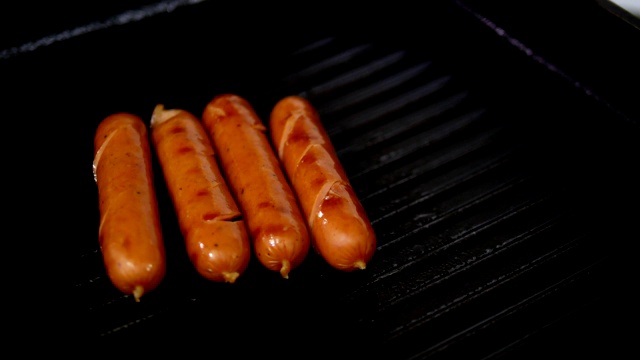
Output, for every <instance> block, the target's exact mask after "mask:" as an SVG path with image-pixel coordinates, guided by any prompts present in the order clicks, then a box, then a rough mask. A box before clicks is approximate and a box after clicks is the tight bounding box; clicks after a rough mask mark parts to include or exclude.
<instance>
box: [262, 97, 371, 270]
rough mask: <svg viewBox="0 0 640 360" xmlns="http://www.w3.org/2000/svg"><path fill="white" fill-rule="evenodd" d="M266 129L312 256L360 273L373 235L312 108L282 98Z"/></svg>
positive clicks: (304, 102) (297, 100) (301, 100)
mask: <svg viewBox="0 0 640 360" xmlns="http://www.w3.org/2000/svg"><path fill="white" fill-rule="evenodd" d="M269 130H270V133H271V139H272V143H273V146H274V148H275V149H276V152H277V154H278V158H279V159H280V161H281V163H282V164H283V167H284V169H285V173H286V174H287V176H288V178H289V181H290V182H291V185H292V188H293V189H294V192H295V194H296V196H297V198H298V200H299V202H300V206H301V208H302V210H303V212H304V215H305V217H306V220H307V224H308V227H309V230H310V232H311V237H312V246H313V247H314V249H315V251H316V252H318V253H319V254H320V255H321V256H322V257H323V258H324V259H325V260H326V261H327V262H328V263H329V264H330V265H331V266H333V267H334V268H336V269H339V270H343V271H353V270H356V269H365V268H366V265H367V263H368V262H369V260H370V259H371V258H372V257H373V254H374V252H375V249H376V242H377V240H376V234H375V232H374V230H373V227H372V226H371V222H370V221H369V219H368V217H367V214H366V212H365V210H364V208H363V206H362V204H361V203H360V200H359V199H358V197H357V196H356V194H355V192H354V190H353V188H352V186H351V184H350V182H349V179H348V177H347V175H346V173H345V171H344V168H343V167H342V164H341V163H340V160H339V159H338V157H337V155H336V152H335V149H334V147H333V145H332V143H331V140H330V139H329V136H328V135H327V133H326V131H325V129H324V127H323V124H322V122H321V121H320V117H319V115H318V112H317V111H316V109H315V108H314V107H313V106H312V105H311V103H310V102H309V101H308V100H306V99H305V98H302V97H300V96H287V97H284V98H282V99H280V100H279V101H278V102H277V103H276V104H275V105H274V107H273V108H272V110H271V114H270V118H269Z"/></svg>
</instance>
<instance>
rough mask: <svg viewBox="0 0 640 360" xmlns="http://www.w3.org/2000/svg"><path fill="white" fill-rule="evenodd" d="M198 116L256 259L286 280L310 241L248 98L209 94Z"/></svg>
mask: <svg viewBox="0 0 640 360" xmlns="http://www.w3.org/2000/svg"><path fill="white" fill-rule="evenodd" d="M202 120H203V122H204V125H205V127H206V128H207V130H208V131H209V134H210V136H211V139H212V143H213V146H214V148H215V149H216V152H217V154H218V157H219V159H220V163H221V165H222V166H221V167H222V171H223V173H224V174H225V175H226V179H227V181H228V182H229V187H230V188H231V190H232V192H233V194H234V195H235V197H236V199H237V200H238V204H239V205H240V208H241V210H242V213H243V214H244V216H245V219H246V222H247V226H248V228H249V235H250V237H251V238H252V240H253V245H254V251H255V253H256V256H257V258H258V260H259V261H260V262H261V263H262V264H263V265H264V266H265V267H266V268H268V269H269V270H272V271H279V272H280V274H281V275H282V277H284V278H288V276H289V272H290V271H291V270H293V269H295V268H296V267H297V266H298V265H300V264H301V263H302V262H303V260H304V258H305V257H306V255H307V252H308V250H309V248H310V239H309V233H308V230H307V225H306V222H305V220H304V217H303V216H302V212H301V210H300V207H299V205H298V203H297V199H296V197H295V195H294V194H293V191H292V190H291V187H290V185H289V183H288V182H287V179H286V177H285V175H284V173H283V172H282V168H281V165H280V163H279V162H278V158H277V157H276V155H275V153H274V152H273V149H272V147H271V143H270V142H269V138H268V137H267V135H266V128H265V126H264V125H263V123H262V121H261V120H260V119H259V118H258V116H257V114H256V113H255V111H254V109H253V108H252V107H251V105H250V104H249V102H247V101H246V100H245V99H243V98H241V97H239V96H237V95H233V94H222V95H219V96H216V97H215V98H213V99H212V100H211V101H210V102H209V103H208V104H207V106H206V107H205V110H204V112H203V116H202Z"/></svg>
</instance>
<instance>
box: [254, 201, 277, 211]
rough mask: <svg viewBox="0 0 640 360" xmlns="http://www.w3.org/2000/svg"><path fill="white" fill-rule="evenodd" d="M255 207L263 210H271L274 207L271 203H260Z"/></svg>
mask: <svg viewBox="0 0 640 360" xmlns="http://www.w3.org/2000/svg"><path fill="white" fill-rule="evenodd" d="M256 207H257V208H258V209H265V208H273V207H274V205H273V203H272V202H271V201H262V202H260V203H258V205H256Z"/></svg>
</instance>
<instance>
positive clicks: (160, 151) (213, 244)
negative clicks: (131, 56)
mask: <svg viewBox="0 0 640 360" xmlns="http://www.w3.org/2000/svg"><path fill="white" fill-rule="evenodd" d="M150 127H151V138H152V141H153V144H154V148H155V150H156V154H157V155H158V160H159V162H160V166H161V168H162V171H163V174H164V178H165V182H166V184H167V189H168V191H169V195H170V197H171V200H172V202H173V205H174V208H175V210H176V215H177V217H178V223H179V225H180V231H181V232H182V235H183V237H184V241H185V245H186V250H187V253H188V255H189V258H190V259H191V262H192V263H193V265H194V267H195V268H196V270H197V271H198V273H200V274H201V275H202V276H203V277H205V278H206V279H209V280H212V281H217V282H228V283H234V282H235V281H236V279H237V278H238V276H240V275H241V274H242V273H243V272H244V271H245V269H246V268H247V266H248V264H249V259H250V256H251V247H250V246H251V245H250V243H249V238H248V234H247V229H246V225H245V222H244V220H243V218H242V214H241V213H240V210H239V208H238V206H237V204H236V202H235V200H234V199H233V196H232V194H231V192H230V190H229V188H228V186H227V184H226V182H225V179H224V178H223V176H222V173H221V172H220V169H219V165H218V163H217V160H216V158H215V154H214V150H213V146H212V145H211V141H210V139H209V137H208V135H207V133H206V130H205V129H204V127H203V125H202V123H201V122H200V120H199V119H198V118H196V117H195V116H194V115H193V114H191V113H190V112H187V111H185V110H182V109H170V110H165V108H164V106H163V105H162V104H159V105H157V106H156V107H155V108H154V111H153V115H152V118H151V125H150Z"/></svg>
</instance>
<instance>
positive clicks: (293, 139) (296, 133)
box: [287, 127, 310, 143]
mask: <svg viewBox="0 0 640 360" xmlns="http://www.w3.org/2000/svg"><path fill="white" fill-rule="evenodd" d="M309 139H310V137H309V134H308V133H307V132H306V131H304V130H303V129H300V128H298V127H294V128H293V130H292V131H291V133H290V134H289V137H288V138H287V142H288V143H297V142H302V143H307V142H309Z"/></svg>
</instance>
